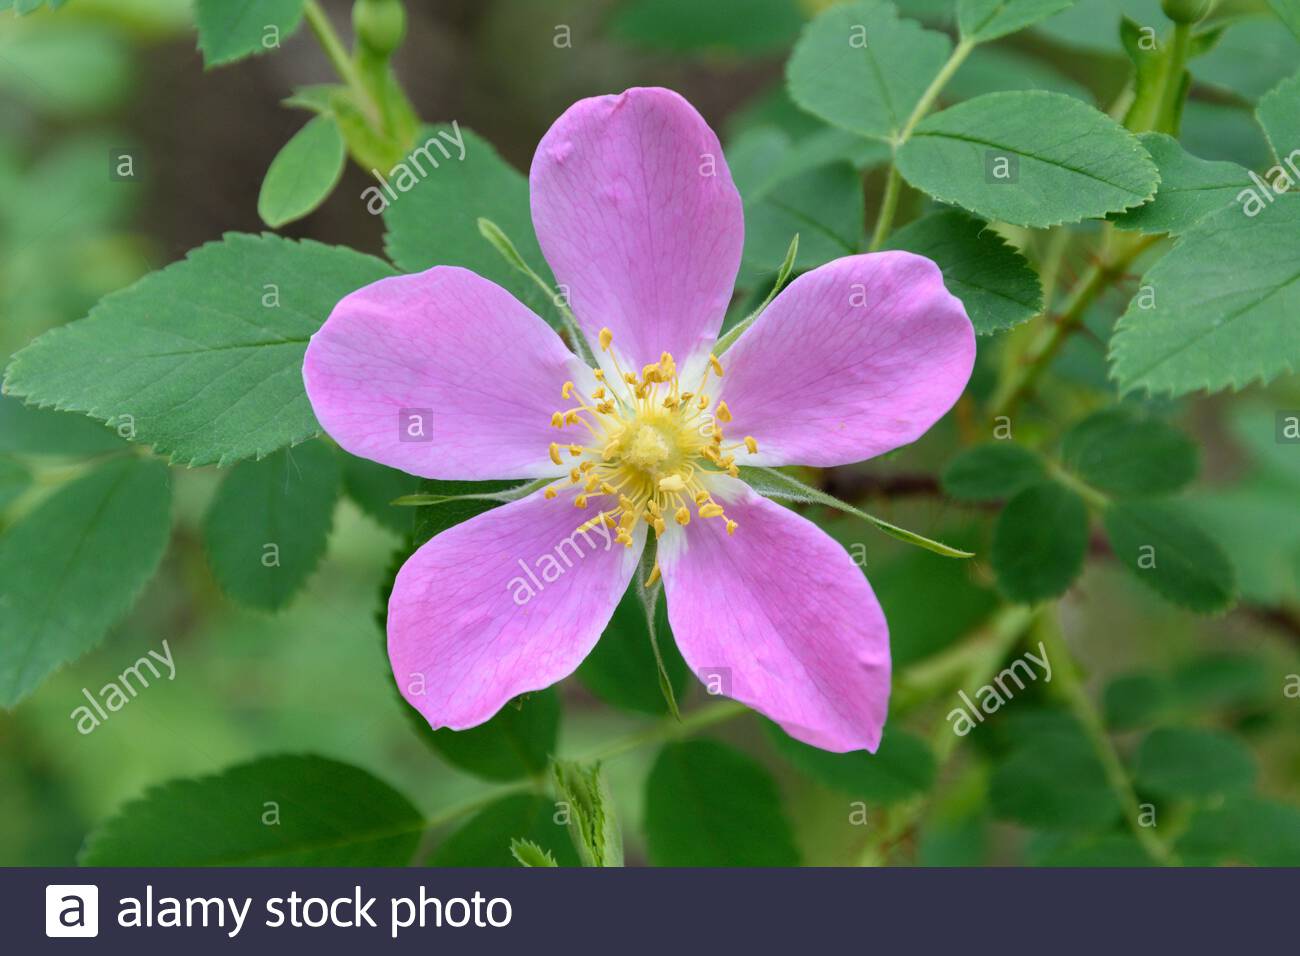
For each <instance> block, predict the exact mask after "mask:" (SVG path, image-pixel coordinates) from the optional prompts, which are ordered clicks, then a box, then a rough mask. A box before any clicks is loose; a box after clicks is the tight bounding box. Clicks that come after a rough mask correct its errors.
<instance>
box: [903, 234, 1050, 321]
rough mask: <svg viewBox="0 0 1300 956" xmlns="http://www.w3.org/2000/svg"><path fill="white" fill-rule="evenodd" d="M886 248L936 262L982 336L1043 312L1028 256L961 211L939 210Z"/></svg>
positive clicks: (949, 289)
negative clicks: (911, 253) (902, 250)
mask: <svg viewBox="0 0 1300 956" xmlns="http://www.w3.org/2000/svg"><path fill="white" fill-rule="evenodd" d="M885 248H887V249H905V250H907V251H908V252H915V253H916V254H917V255H922V256H925V257H926V258H928V259H933V260H934V262H935V263H936V264H937V265H938V266H939V270H940V271H941V272H942V273H943V283H944V285H945V286H947V287H948V291H949V292H951V293H952V294H953V295H955V296H956V297H957V298H959V299H961V301H962V305H964V306H965V307H966V314H967V315H968V316H970V320H971V324H972V325H974V326H975V332H976V334H978V335H991V334H992V333H994V332H1000V331H1002V330H1004V329H1009V328H1012V327H1013V326H1016V325H1019V324H1020V323H1021V322H1025V321H1027V320H1028V319H1031V318H1033V317H1034V316H1035V315H1037V314H1038V313H1039V312H1040V311H1041V310H1042V308H1043V287H1042V284H1041V283H1040V282H1039V281H1038V276H1037V275H1036V274H1035V273H1034V270H1033V269H1031V268H1029V263H1028V262H1027V261H1026V260H1025V257H1024V256H1022V255H1021V254H1020V253H1019V252H1017V251H1016V250H1015V249H1013V248H1012V247H1011V246H1010V245H1008V244H1007V242H1006V241H1005V240H1004V239H1003V238H1002V237H1001V236H999V235H998V234H997V233H996V232H994V231H993V230H992V229H990V228H989V226H988V224H987V223H985V222H983V221H981V220H979V219H975V218H974V217H972V216H969V215H967V214H966V213H964V212H961V211H960V210H957V209H944V210H940V211H939V212H935V213H931V214H930V215H928V216H926V217H924V218H923V219H918V220H917V221H916V222H913V223H909V224H908V225H906V226H904V227H903V228H902V229H900V230H898V231H897V232H896V233H894V234H893V235H892V236H891V237H890V239H889V242H888V243H887V244H886V246H885Z"/></svg>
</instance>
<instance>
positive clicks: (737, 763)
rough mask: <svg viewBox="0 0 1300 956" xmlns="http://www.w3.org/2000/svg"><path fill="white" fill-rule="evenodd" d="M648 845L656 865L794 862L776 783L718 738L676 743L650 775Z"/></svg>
mask: <svg viewBox="0 0 1300 956" xmlns="http://www.w3.org/2000/svg"><path fill="white" fill-rule="evenodd" d="M645 830H646V845H647V850H648V852H649V855H650V860H651V862H652V863H653V864H654V865H656V866H797V865H798V863H799V851H798V850H797V849H796V848H795V844H794V836H793V834H792V833H791V831H790V825H789V823H788V822H787V820H786V817H785V814H784V812H783V811H782V809H781V799H780V795H779V794H778V793H777V789H776V784H775V783H774V782H773V781H772V778H771V777H770V776H769V775H768V773H767V771H766V770H764V769H763V767H762V766H760V765H759V764H757V763H755V762H754V761H753V760H752V759H751V758H749V757H747V756H745V755H744V754H742V753H739V752H738V751H736V750H733V749H732V748H730V747H728V746H726V745H724V744H720V743H718V742H716V741H713V740H689V741H683V742H679V743H671V744H669V745H668V746H666V747H664V749H663V750H662V751H660V753H659V756H658V757H657V758H656V759H655V763H654V766H653V767H652V768H651V770H650V776H649V777H648V778H647V779H646V791H645Z"/></svg>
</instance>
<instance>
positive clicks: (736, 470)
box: [727, 465, 740, 478]
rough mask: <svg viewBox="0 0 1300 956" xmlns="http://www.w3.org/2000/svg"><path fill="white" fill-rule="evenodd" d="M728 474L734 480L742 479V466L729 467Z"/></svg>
mask: <svg viewBox="0 0 1300 956" xmlns="http://www.w3.org/2000/svg"><path fill="white" fill-rule="evenodd" d="M727 474H729V475H730V476H731V477H732V478H739V477H740V466H739V465H731V466H729V467H728V468H727Z"/></svg>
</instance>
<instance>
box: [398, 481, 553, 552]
mask: <svg viewBox="0 0 1300 956" xmlns="http://www.w3.org/2000/svg"><path fill="white" fill-rule="evenodd" d="M532 487H533V484H532V482H523V483H520V482H518V481H438V480H435V479H433V478H425V479H423V480H422V481H421V482H420V491H419V493H418V494H417V495H414V496H412V498H411V499H407V500H405V501H403V500H402V499H396V500H397V501H398V502H399V503H401V504H403V505H406V504H418V505H419V507H417V508H415V509H414V510H415V543H416V544H424V542H426V541H428V540H429V539H431V538H432V537H433V536H434V535H438V534H441V533H442V532H444V531H446V530H447V529H448V528H451V527H454V526H455V525H458V524H460V523H461V522H462V521H468V520H469V519H470V518H473V517H474V516H476V515H481V514H483V512H485V511H491V510H492V509H493V508H497V507H500V506H501V505H503V504H505V503H506V502H508V501H513V500H515V499H516V498H520V497H523V495H522V494H521V492H525V491H527V490H528V489H530V488H532ZM412 499H419V500H418V501H415V500H412Z"/></svg>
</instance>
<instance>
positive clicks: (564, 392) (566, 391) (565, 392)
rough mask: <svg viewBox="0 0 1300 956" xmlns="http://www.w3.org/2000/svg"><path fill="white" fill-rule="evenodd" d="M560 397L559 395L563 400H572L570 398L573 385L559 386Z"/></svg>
mask: <svg viewBox="0 0 1300 956" xmlns="http://www.w3.org/2000/svg"><path fill="white" fill-rule="evenodd" d="M560 395H561V396H562V397H564V398H572V397H573V383H572V382H565V383H564V384H563V385H561V386H560Z"/></svg>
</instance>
